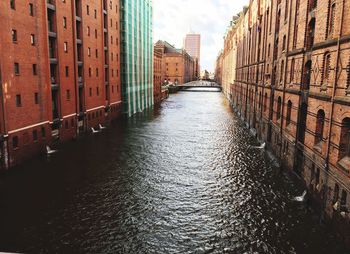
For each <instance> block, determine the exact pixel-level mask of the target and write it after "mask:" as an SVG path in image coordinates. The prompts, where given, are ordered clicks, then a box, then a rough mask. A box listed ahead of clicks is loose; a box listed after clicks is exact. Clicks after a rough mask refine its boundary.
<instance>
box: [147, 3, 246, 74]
mask: <svg viewBox="0 0 350 254" xmlns="http://www.w3.org/2000/svg"><path fill="white" fill-rule="evenodd" d="M248 3H249V0H153V12H154V13H153V15H154V18H153V22H154V24H153V29H154V31H153V41H154V42H157V41H158V40H165V41H167V42H169V43H170V44H172V45H174V46H175V47H176V48H182V47H183V39H184V37H185V35H186V34H187V33H189V32H190V31H192V32H195V33H199V34H201V70H204V69H206V70H208V71H214V69H215V61H216V57H217V56H218V53H219V51H220V50H221V49H222V48H223V43H224V41H223V36H224V35H225V31H226V29H227V27H228V25H229V23H230V20H231V19H232V16H234V15H236V14H237V13H239V12H240V11H241V10H242V9H243V6H244V5H248Z"/></svg>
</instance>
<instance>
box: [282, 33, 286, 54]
mask: <svg viewBox="0 0 350 254" xmlns="http://www.w3.org/2000/svg"><path fill="white" fill-rule="evenodd" d="M286 40H287V39H286V36H285V35H284V36H283V44H282V50H283V51H285V50H286Z"/></svg>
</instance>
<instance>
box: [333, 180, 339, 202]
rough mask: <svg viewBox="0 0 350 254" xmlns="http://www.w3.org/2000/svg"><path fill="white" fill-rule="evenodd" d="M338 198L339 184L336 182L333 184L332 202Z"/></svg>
mask: <svg viewBox="0 0 350 254" xmlns="http://www.w3.org/2000/svg"><path fill="white" fill-rule="evenodd" d="M338 198H339V185H338V184H337V183H336V184H335V186H334V193H333V204H335V203H336V202H337V201H338Z"/></svg>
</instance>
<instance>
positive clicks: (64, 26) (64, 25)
mask: <svg viewBox="0 0 350 254" xmlns="http://www.w3.org/2000/svg"><path fill="white" fill-rule="evenodd" d="M63 28H67V18H66V17H63Z"/></svg>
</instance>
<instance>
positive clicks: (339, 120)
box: [222, 0, 350, 240]
mask: <svg viewBox="0 0 350 254" xmlns="http://www.w3.org/2000/svg"><path fill="white" fill-rule="evenodd" d="M349 19H350V1H349V0H324V1H316V0H308V1H300V0H271V1H259V0H252V1H250V6H249V8H247V9H245V10H244V11H243V13H241V15H240V17H239V18H238V19H237V20H236V19H235V20H233V21H232V26H231V28H230V30H229V31H228V33H227V35H226V38H225V49H224V52H225V53H226V52H227V51H228V50H227V48H228V46H229V45H230V43H229V42H231V43H233V47H232V48H233V49H235V52H234V60H233V61H232V64H230V65H226V66H225V63H224V67H223V71H222V72H223V75H224V73H225V72H228V71H229V69H230V68H231V69H233V70H234V71H235V73H234V75H233V77H234V79H233V80H232V84H231V86H230V87H229V88H227V89H226V91H225V93H226V94H227V95H228V97H229V99H230V100H231V102H232V104H233V105H234V107H235V108H236V109H237V110H238V111H239V112H240V114H241V116H242V117H243V118H244V119H245V121H246V122H247V123H248V124H249V126H250V127H251V128H252V129H254V130H256V133H257V136H258V137H259V138H260V139H261V140H263V141H266V142H267V143H268V146H269V147H270V148H271V149H272V150H273V151H274V154H275V155H276V156H277V157H278V158H279V159H280V161H281V163H282V165H283V167H285V168H287V169H290V170H294V171H295V172H296V173H297V174H298V175H299V176H300V177H301V178H302V179H303V180H304V182H305V184H306V186H307V187H308V188H309V192H310V193H311V194H312V195H313V196H314V197H315V198H316V199H317V200H318V201H319V203H320V204H321V206H322V207H324V210H325V211H326V212H327V214H328V215H329V216H331V217H332V218H334V221H336V222H337V223H340V224H342V225H347V226H346V227H343V228H345V231H344V232H342V234H343V236H344V238H347V240H349V237H348V236H349V235H350V234H349V233H350V232H349V228H350V226H349V221H350V213H349V212H350V197H349V195H350V97H349V95H350V71H349V70H350V67H349V66H350V25H349V24H350V22H349V21H350V20H349ZM225 53H224V55H225ZM224 62H225V56H224ZM223 79H224V78H223ZM223 82H224V81H223ZM224 89H225V86H224ZM228 90H229V91H228Z"/></svg>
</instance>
